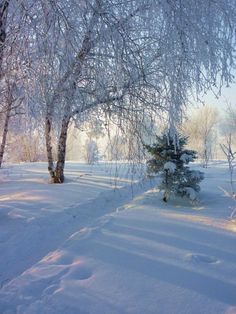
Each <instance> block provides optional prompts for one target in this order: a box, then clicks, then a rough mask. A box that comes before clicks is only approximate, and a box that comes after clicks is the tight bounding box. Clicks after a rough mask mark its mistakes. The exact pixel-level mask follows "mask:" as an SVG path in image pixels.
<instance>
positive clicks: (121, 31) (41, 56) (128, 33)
mask: <svg viewBox="0 0 236 314" xmlns="http://www.w3.org/2000/svg"><path fill="white" fill-rule="evenodd" d="M5 2H6V1H5ZM8 2H9V3H10V5H9V12H10V16H9V17H11V18H9V19H8V22H7V23H8V25H7V26H8V28H9V27H10V26H11V25H16V26H20V27H19V32H20V33H19V34H18V31H17V32H16V33H17V34H18V36H16V38H15V43H16V47H17V49H15V51H18V52H19V53H20V56H19V58H18V59H19V60H20V61H22V62H21V65H20V68H22V67H23V66H24V67H26V68H27V69H26V70H25V71H24V73H25V76H26V81H27V82H28V84H29V86H30V89H31V88H32V90H30V93H29V97H30V100H31V101H30V103H31V106H34V112H38V111H39V112H41V113H42V114H43V116H44V121H45V122H44V124H45V140H46V150H47V160H48V170H49V174H50V176H51V178H52V182H54V183H62V182H63V181H64V165H65V157H66V142H67V136H68V128H69V125H70V122H71V120H72V119H78V120H82V118H83V116H88V115H89V114H90V113H91V112H93V113H94V112H97V110H98V109H99V110H103V111H105V112H107V114H108V116H109V117H111V116H114V115H117V116H120V117H121V116H122V119H123V121H125V119H127V117H128V118H129V117H131V116H132V115H134V113H136V112H142V114H144V115H145V114H146V109H150V108H151V109H153V111H157V110H161V111H162V112H168V113H169V122H170V123H169V124H170V125H171V126H174V127H175V125H176V124H177V123H178V122H179V118H180V117H181V113H182V109H183V108H184V106H185V105H188V104H189V101H188V100H189V96H190V95H191V94H193V93H195V94H197V95H199V94H201V93H204V92H206V91H207V90H208V89H209V88H212V86H217V85H218V87H221V86H222V85H223V84H224V83H226V84H229V83H230V82H231V80H232V75H231V68H232V66H233V65H234V57H235V55H234V47H235V28H236V27H235V26H236V19H235V16H236V6H235V0H225V1H222V0H216V1H211V0H197V1H196V0H189V1H182V0H162V1H156V0H132V1H118V0H86V1H64V0H50V1H49V0H21V1H17V0H11V1H8ZM12 17H13V20H12ZM12 21H13V22H14V23H12ZM13 34H14V33H13ZM24 67H23V68H24ZM218 78H219V79H218ZM174 127H173V128H172V130H174ZM57 131H58V132H57ZM53 133H57V134H58V136H57V137H56V139H57V141H56V143H55V140H54V139H53V136H52V135H53ZM172 133H173V132H172ZM54 146H57V156H56V158H54V156H53V147H54Z"/></svg>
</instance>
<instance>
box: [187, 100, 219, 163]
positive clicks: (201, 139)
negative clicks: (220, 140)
mask: <svg viewBox="0 0 236 314" xmlns="http://www.w3.org/2000/svg"><path fill="white" fill-rule="evenodd" d="M217 122H218V111H217V109H216V108H214V107H211V106H204V107H202V108H200V109H198V110H197V111H195V112H193V113H192V114H191V115H189V118H188V119H187V121H185V122H184V123H183V124H182V126H181V130H182V132H183V134H184V135H186V136H188V137H189V146H190V147H192V148H193V149H195V150H196V151H197V152H198V154H199V157H200V158H201V159H202V160H203V167H207V166H208V162H209V160H210V158H211V157H212V146H213V143H214V142H215V127H216V125H217Z"/></svg>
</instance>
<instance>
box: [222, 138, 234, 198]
mask: <svg viewBox="0 0 236 314" xmlns="http://www.w3.org/2000/svg"><path fill="white" fill-rule="evenodd" d="M220 147H221V149H222V151H223V153H224V154H225V157H226V158H227V162H228V168H229V177H230V188H231V194H232V195H234V194H235V192H234V185H233V173H234V168H235V156H236V151H233V149H232V135H231V134H229V136H228V138H227V142H226V144H220Z"/></svg>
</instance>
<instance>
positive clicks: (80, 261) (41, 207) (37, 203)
mask: <svg viewBox="0 0 236 314" xmlns="http://www.w3.org/2000/svg"><path fill="white" fill-rule="evenodd" d="M119 168H120V169H117V167H116V166H115V165H113V166H112V167H111V168H110V167H109V166H108V165H105V164H101V165H96V166H86V165H81V164H76V163H70V164H68V165H67V171H66V177H67V180H66V183H65V184H63V185H51V184H48V183H47V172H46V166H45V164H24V165H15V166H11V167H8V168H6V169H3V170H1V173H0V181H1V182H0V250H1V258H0V283H1V290H0V313H5V314H10V313H30V314H34V313H43V314H44V313H50V314H51V313H55V314H56V313H61V314H64V313H66V314H67V313H68V314H71V313H78V314H85V313H94V314H95V313H96V314H106V313H107V314H112V313H116V314H118V313H120V314H123V313H140V314H141V313H142V314H143V313H147V314H148V313H160V314H161V313H164V314H165V313H167V314H172V313H186V314H187V313H189V314H192V313H196V314H197V313H206V314H211V313H212V314H213V313H214V314H215V313H225V314H235V313H236V222H235V221H231V220H230V219H229V216H230V213H231V212H232V209H231V208H230V207H232V206H234V203H233V201H232V200H231V199H230V198H228V197H227V196H225V194H224V192H223V190H222V189H228V188H229V183H228V181H229V180H228V175H227V168H226V164H225V163H224V162H215V163H214V164H211V165H210V168H209V169H206V170H205V173H206V179H205V180H204V181H203V182H202V184H201V186H202V192H201V193H200V199H201V201H200V203H199V204H194V205H192V204H190V203H188V202H187V201H184V200H180V199H179V200H170V202H169V203H168V204H165V203H163V202H162V201H161V195H160V193H159V192H158V191H157V190H156V189H153V188H152V184H153V183H151V182H149V181H147V182H143V183H142V184H141V185H139V184H134V185H133V186H132V187H131V186H130V179H129V178H128V176H127V172H126V171H125V169H126V166H125V165H123V166H122V165H120V166H119ZM122 169H123V170H122ZM117 170H119V171H118V172H119V177H118V178H117V179H116V180H114V176H115V174H117ZM136 179H138V178H136ZM114 187H115V189H114ZM131 192H133V195H134V196H135V197H134V199H133V200H132V193H131Z"/></svg>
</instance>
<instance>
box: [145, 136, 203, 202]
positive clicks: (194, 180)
mask: <svg viewBox="0 0 236 314" xmlns="http://www.w3.org/2000/svg"><path fill="white" fill-rule="evenodd" d="M186 144H187V137H183V136H182V135H180V134H177V135H175V136H174V137H173V136H171V134H170V132H164V133H163V134H162V135H161V136H157V142H156V143H155V144H153V145H146V146H145V147H146V149H147V151H148V152H149V153H150V154H151V155H152V156H153V158H152V159H150V160H148V161H147V170H148V173H159V174H160V176H161V182H160V185H159V188H160V190H161V191H164V195H163V201H164V202H167V201H168V199H169V197H170V195H171V194H172V195H178V196H181V197H188V198H189V199H190V200H192V201H193V200H196V193H197V192H199V191H200V186H199V183H200V181H202V180H203V179H204V174H203V172H200V171H197V170H190V168H189V166H187V165H188V164H189V162H193V161H194V160H195V159H196V158H197V153H196V152H195V151H194V150H189V149H185V148H184V147H185V145H186Z"/></svg>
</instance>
